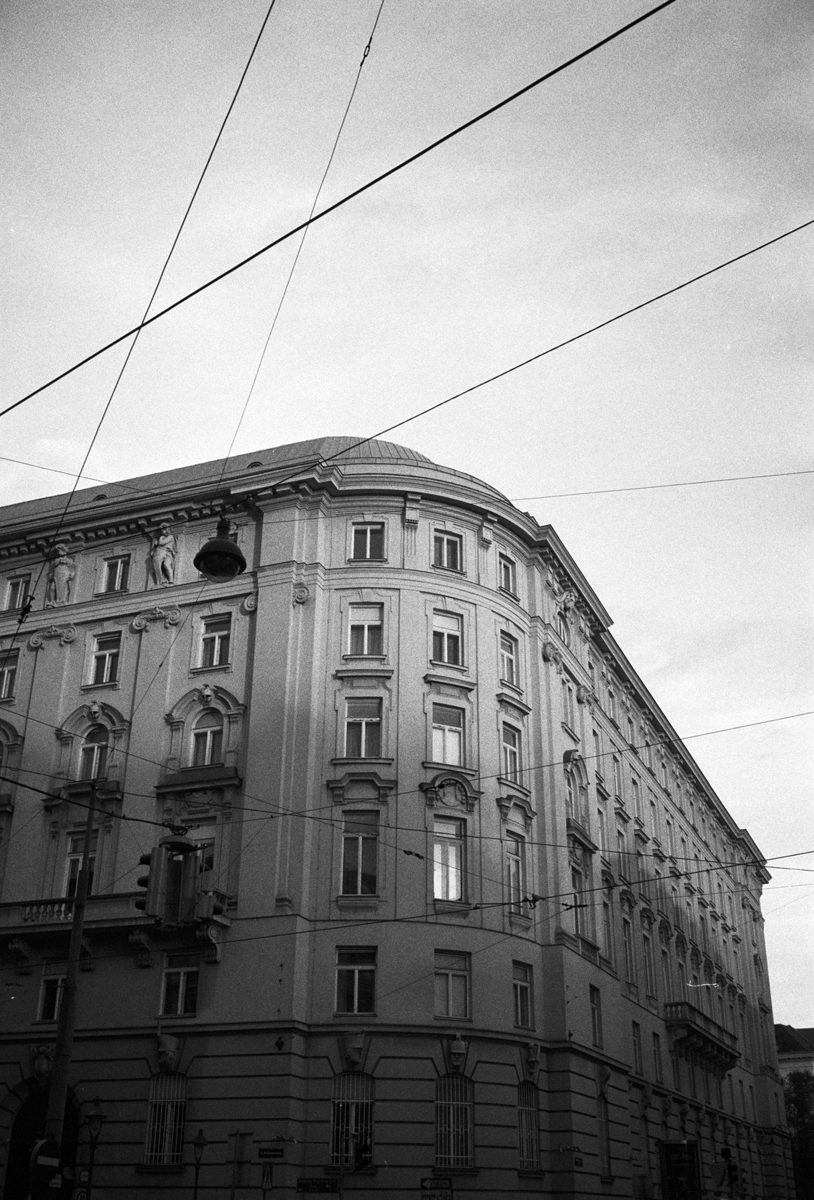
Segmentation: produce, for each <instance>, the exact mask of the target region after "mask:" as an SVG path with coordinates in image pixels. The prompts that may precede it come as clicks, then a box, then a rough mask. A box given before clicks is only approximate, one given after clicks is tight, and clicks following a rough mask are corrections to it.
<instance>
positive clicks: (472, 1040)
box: [0, 438, 789, 1200]
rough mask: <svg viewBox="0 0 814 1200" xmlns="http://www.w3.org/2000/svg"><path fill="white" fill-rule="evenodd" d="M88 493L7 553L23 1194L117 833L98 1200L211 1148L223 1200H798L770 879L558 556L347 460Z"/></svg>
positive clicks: (96, 965) (95, 1032)
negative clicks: (445, 1198)
mask: <svg viewBox="0 0 814 1200" xmlns="http://www.w3.org/2000/svg"><path fill="white" fill-rule="evenodd" d="M65 499H66V498H65V497H53V498H51V499H48V500H41V501H35V502H31V503H25V504H20V505H16V506H11V507H9V508H7V509H5V510H4V511H3V513H2V519H1V520H0V530H1V532H0V605H1V606H2V608H3V611H2V613H0V754H1V755H2V770H1V771H0V775H1V776H2V778H1V779H0V831H2V841H1V842H0V856H1V857H0V870H1V871H2V880H3V883H2V893H1V894H0V955H1V956H2V959H0V965H1V966H2V970H3V980H4V984H5V986H4V989H3V991H4V995H3V996H2V1000H1V1001H0V1002H2V1004H3V1014H2V1021H0V1030H1V1032H0V1061H2V1068H1V1069H2V1078H3V1080H4V1081H5V1084H6V1087H5V1092H4V1095H3V1097H2V1099H0V1154H2V1155H3V1156H4V1158H3V1160H2V1161H0V1182H3V1181H4V1191H2V1193H0V1194H2V1196H3V1197H4V1200H18V1198H20V1197H23V1196H25V1195H27V1190H26V1188H27V1184H26V1172H27V1162H28V1157H29V1156H30V1151H31V1143H32V1141H33V1139H34V1138H35V1137H36V1135H37V1133H38V1132H39V1130H40V1127H41V1122H42V1113H43V1111H44V1104H45V1097H46V1096H47V1094H48V1089H49V1086H50V1072H51V1070H52V1066H51V1064H52V1060H53V1046H54V1041H55V1037H56V1032H57V1028H58V1021H59V1016H60V1005H61V998H62V994H63V989H64V980H65V976H66V956H67V952H68V950H67V947H68V933H69V929H70V926H71V922H72V915H73V909H74V899H73V898H74V896H75V893H76V885H77V877H78V873H79V867H80V864H81V861H82V853H83V849H84V848H85V827H86V819H87V811H88V806H89V805H90V804H93V805H94V808H95V815H94V817H93V819H92V822H91V823H92V833H91V838H90V842H89V845H88V852H89V856H90V866H91V868H92V884H91V894H90V897H89V900H88V903H87V906H86V910H85V918H84V936H83V942H82V953H81V959H80V964H79V974H78V983H77V988H76V1027H75V1035H74V1038H73V1043H72V1048H71V1062H70V1069H69V1085H70V1086H69V1092H68V1104H67V1115H66V1125H65V1156H66V1160H67V1161H66V1167H67V1172H66V1177H68V1178H70V1176H71V1170H72V1168H74V1167H75V1176H74V1177H75V1179H76V1180H77V1181H78V1182H81V1180H82V1179H83V1178H85V1176H86V1174H87V1169H88V1166H89V1151H90V1145H89V1141H88V1126H87V1120H86V1118H87V1113H88V1110H89V1106H90V1105H91V1104H92V1103H93V1102H94V1101H96V1100H97V1098H98V1102H99V1106H100V1108H101V1111H102V1112H103V1113H104V1115H105V1121H104V1125H103V1127H102V1132H101V1134H100V1137H99V1141H98V1145H97V1146H96V1147H95V1155H94V1163H93V1179H92V1185H93V1194H94V1196H95V1197H97V1200H98V1198H99V1197H106V1198H112V1197H114V1196H115V1197H116V1198H117V1200H136V1198H137V1197H140V1196H143V1195H145V1194H146V1193H148V1192H153V1193H155V1192H158V1193H159V1194H161V1195H166V1196H168V1197H169V1196H172V1195H175V1194H178V1195H180V1194H181V1193H184V1192H185V1193H189V1192H190V1188H191V1187H192V1185H193V1172H194V1169H195V1168H194V1165H193V1147H192V1142H193V1139H194V1137H195V1134H196V1132H197V1131H198V1130H202V1131H203V1138H204V1139H205V1140H204V1141H199V1151H200V1163H199V1178H198V1181H197V1182H198V1186H199V1194H200V1196H201V1197H202V1200H206V1198H207V1197H214V1196H216V1195H217V1196H219V1197H224V1196H227V1195H229V1196H230V1197H249V1196H261V1195H267V1194H272V1192H273V1194H274V1195H279V1196H281V1197H293V1196H294V1195H296V1194H297V1189H298V1186H300V1188H301V1189H302V1188H303V1187H306V1188H307V1187H308V1186H315V1185H308V1184H305V1185H303V1184H302V1183H301V1182H300V1183H299V1184H298V1181H302V1180H312V1181H313V1180H319V1181H320V1186H325V1187H335V1188H336V1189H337V1191H340V1192H343V1193H344V1194H345V1195H347V1196H354V1197H359V1198H362V1197H371V1198H373V1197H385V1196H386V1197H404V1198H406V1197H408V1196H415V1195H420V1194H421V1191H422V1189H423V1190H424V1191H427V1190H428V1189H429V1187H430V1184H429V1181H430V1180H435V1181H436V1184H437V1186H438V1187H439V1188H440V1189H441V1190H442V1191H443V1190H444V1187H445V1181H451V1186H452V1189H453V1193H454V1195H455V1196H456V1197H457V1198H461V1200H465V1198H467V1197H476V1196H493V1195H496V1194H500V1193H503V1194H510V1195H512V1196H518V1197H531V1196H539V1195H550V1196H561V1197H599V1196H602V1197H634V1196H635V1197H653V1198H654V1200H661V1198H663V1200H672V1198H673V1197H675V1198H676V1200H678V1198H679V1197H695V1196H697V1197H701V1196H706V1195H709V1194H711V1188H712V1187H713V1182H714V1180H715V1179H716V1170H718V1168H719V1166H720V1162H721V1151H722V1150H723V1149H725V1148H728V1149H729V1150H730V1151H731V1161H732V1162H734V1163H735V1164H736V1166H737V1170H738V1172H739V1183H738V1186H739V1187H740V1189H741V1192H740V1194H742V1195H744V1196H751V1197H776V1198H778V1200H781V1198H785V1197H787V1196H788V1195H789V1190H788V1189H789V1185H788V1180H789V1159H788V1150H787V1134H786V1130H785V1125H784V1111H783V1100H782V1087H781V1084H780V1078H779V1075H778V1071H777V1059H776V1053H775V1048H774V1039H773V1027H772V1014H771V1001H770V995H769V982H768V978H767V974H766V957H765V948H764V940H763V923H762V917H761V911H760V900H761V891H762V888H763V885H764V884H765V883H766V881H767V880H768V878H769V876H768V874H767V872H766V870H765V865H764V862H763V859H762V857H761V854H760V852H759V850H758V848H757V847H756V846H755V844H754V843H753V841H752V839H751V838H750V836H749V834H748V833H747V832H746V831H745V830H743V829H740V828H739V827H738V826H737V824H736V823H735V822H734V820H733V818H732V816H731V815H730V814H729V813H728V812H727V810H726V809H725V808H724V806H723V804H722V803H721V801H720V800H719V798H718V797H717V796H716V795H715V793H714V792H713V790H712V789H711V787H710V785H709V783H708V782H707V780H706V779H705V778H704V777H703V775H702V774H701V772H700V771H699V770H698V768H697V766H696V765H695V763H694V762H693V759H692V757H691V756H690V754H689V753H688V751H687V749H686V747H685V746H683V745H682V743H681V742H680V741H679V740H678V739H677V738H676V735H675V732H674V730H673V729H672V727H671V725H670V724H669V721H668V719H667V717H666V716H665V715H664V714H663V713H662V711H661V710H660V709H659V707H658V705H657V704H656V702H655V701H654V699H653V697H652V696H651V695H650V693H649V691H648V690H647V687H646V684H645V683H644V682H643V681H642V680H641V679H640V678H639V677H638V675H637V674H636V672H635V671H634V669H633V667H632V666H631V664H630V663H629V662H628V661H627V659H626V658H625V656H624V654H623V653H622V651H621V650H620V648H619V647H618V646H617V644H616V642H615V641H614V639H613V637H612V636H611V634H610V632H609V625H610V618H609V615H608V614H607V612H606V611H605V609H604V608H603V606H602V603H601V601H600V600H599V598H598V597H597V596H596V595H595V593H594V592H593V591H592V589H591V587H590V585H589V584H588V582H587V580H586V579H585V578H584V576H583V575H582V573H581V572H580V570H579V568H578V567H577V566H576V564H575V563H574V561H573V560H572V558H571V557H570V555H569V553H568V551H567V550H566V548H565V547H564V545H563V544H562V543H561V541H560V540H559V538H558V537H557V535H556V533H555V532H554V530H553V529H552V528H551V527H550V526H540V525H538V524H537V522H536V521H535V520H534V519H533V518H531V517H530V516H529V515H528V514H525V513H523V512H520V511H519V510H517V509H516V508H515V507H514V506H513V505H512V504H511V503H509V501H507V500H506V499H505V498H504V497H503V496H502V495H501V494H500V493H498V492H497V491H495V490H494V489H493V488H491V487H489V486H488V485H487V484H484V483H482V482H481V481H480V480H477V479H474V478H472V477H471V476H468V475H465V474H462V473H461V472H458V471H455V470H452V469H449V468H446V467H442V466H438V465H436V464H434V463H432V462H431V461H429V460H428V459H427V458H425V457H424V456H422V455H420V454H417V453H414V452H412V451H410V450H408V449H406V448H404V447H400V446H396V445H393V444H391V443H386V442H381V441H379V442H368V443H364V444H357V443H356V442H355V441H354V440H353V439H350V438H326V439H322V440H319V441H313V442H303V443H298V444H295V445H292V446H284V447H278V448H275V449H271V450H267V451H263V452H261V453H258V454H254V455H242V456H238V457H236V458H234V459H230V460H229V461H228V462H227V463H221V462H217V463H208V464H202V465H201V466H198V467H190V468H184V469H180V470H176V471H170V472H166V473H164V474H161V475H153V476H147V477H145V478H142V479H137V480H131V481H128V482H127V483H126V484H125V483H122V484H114V485H104V486H103V487H101V488H95V489H87V490H85V491H81V492H78V493H77V494H76V496H75V497H74V500H73V501H72V503H71V506H70V508H69V510H68V513H67V517H66V518H65V519H64V520H63V521H61V523H59V518H60V515H61V513H62V511H63V508H64V505H65ZM222 510H223V511H225V512H226V513H227V514H228V517H229V519H230V521H231V523H232V533H233V536H234V538H235V539H236V541H237V542H238V544H239V546H240V548H241V550H242V552H243V554H244V555H245V558H246V560H247V563H248V566H247V570H246V571H245V572H244V573H243V574H240V575H238V576H237V577H236V578H235V579H233V580H231V581H227V582H222V583H216V584H213V583H210V582H207V581H206V580H204V579H203V578H202V576H200V575H199V574H198V572H197V570H196V569H195V567H194V565H193V557H194V556H195V554H196V552H197V551H198V549H199V548H200V546H201V545H202V543H203V542H205V541H206V540H207V539H208V538H211V537H212V536H213V534H214V527H215V523H216V519H217V516H218V514H219V512H220V511H222ZM29 601H30V603H29ZM26 612H27V615H26V616H25V618H24V619H22V620H21V618H22V617H23V615H24V614H25V613H26ZM145 854H152V859H151V861H150V863H149V865H144V864H142V865H141V866H140V865H139V859H140V858H141V857H142V855H145ZM145 874H146V875H147V876H149V877H150V880H149V887H148V892H147V894H145V891H144V888H143V887H142V886H140V885H139V882H138V880H139V878H140V877H143V876H145ZM139 898H141V900H142V903H143V905H144V907H143V908H141V909H140V908H137V907H136V901H137V900H138V899H139ZM326 1180H327V1181H329V1182H328V1183H325V1182H324V1181H326ZM63 1194H64V1195H70V1186H69V1183H66V1184H65V1186H64V1188H63Z"/></svg>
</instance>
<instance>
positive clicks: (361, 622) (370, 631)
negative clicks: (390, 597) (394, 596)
mask: <svg viewBox="0 0 814 1200" xmlns="http://www.w3.org/2000/svg"><path fill="white" fill-rule="evenodd" d="M383 628H384V605H382V604H351V606H350V619H349V630H350V635H349V639H348V654H354V655H381V654H382V653H383V646H384V640H383V637H382V631H383Z"/></svg>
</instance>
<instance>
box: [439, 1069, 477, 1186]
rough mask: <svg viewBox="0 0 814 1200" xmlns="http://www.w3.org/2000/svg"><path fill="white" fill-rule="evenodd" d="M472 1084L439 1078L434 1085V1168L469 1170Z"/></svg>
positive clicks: (460, 1078)
mask: <svg viewBox="0 0 814 1200" xmlns="http://www.w3.org/2000/svg"><path fill="white" fill-rule="evenodd" d="M472 1163H473V1155H472V1081H471V1080H470V1079H467V1078H466V1076H465V1075H442V1076H441V1078H440V1079H438V1080H437V1081H436V1084H435V1165H436V1167H444V1168H446V1169H450V1168H452V1167H471V1166H472Z"/></svg>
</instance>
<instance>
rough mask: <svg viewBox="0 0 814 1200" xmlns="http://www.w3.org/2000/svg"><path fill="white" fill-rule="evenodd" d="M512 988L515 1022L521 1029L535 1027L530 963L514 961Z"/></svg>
mask: <svg viewBox="0 0 814 1200" xmlns="http://www.w3.org/2000/svg"><path fill="white" fill-rule="evenodd" d="M512 989H513V992H514V1023H515V1025H518V1026H520V1028H521V1029H532V1028H533V1027H534V1017H533V1012H534V1009H533V1007H532V973H531V967H530V966H529V964H528V963H522V962H513V963H512Z"/></svg>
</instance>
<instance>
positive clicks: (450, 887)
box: [433, 817, 466, 900]
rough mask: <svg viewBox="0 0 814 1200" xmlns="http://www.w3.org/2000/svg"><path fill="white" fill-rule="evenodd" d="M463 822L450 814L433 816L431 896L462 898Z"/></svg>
mask: <svg viewBox="0 0 814 1200" xmlns="http://www.w3.org/2000/svg"><path fill="white" fill-rule="evenodd" d="M465 828H466V827H465V825H464V823H463V821H458V820H456V819H455V818H453V817H436V818H435V822H434V827H433V896H434V898H435V899H436V900H463V898H464V866H465V859H464V847H465V842H464V835H465Z"/></svg>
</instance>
